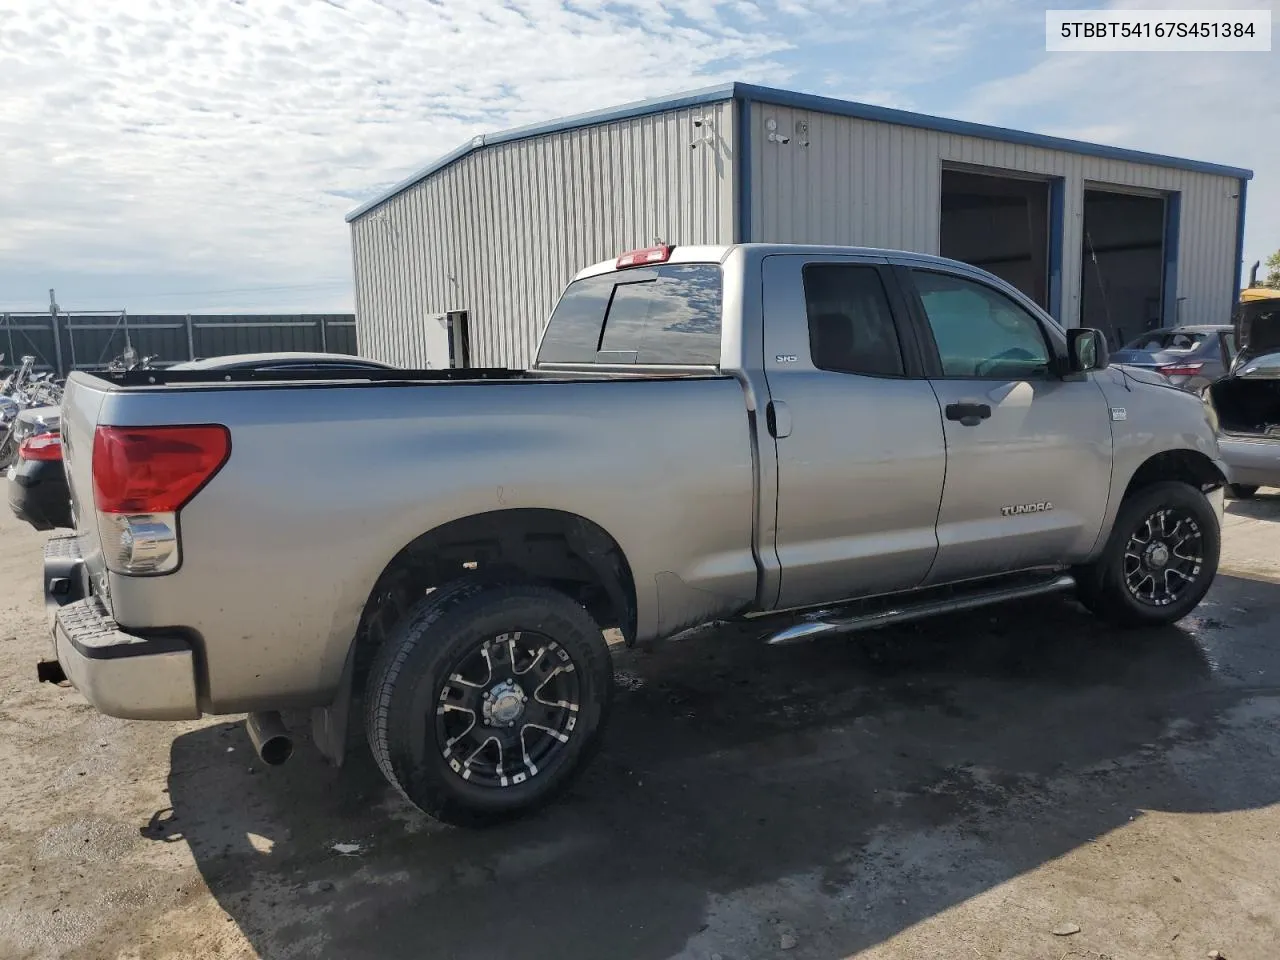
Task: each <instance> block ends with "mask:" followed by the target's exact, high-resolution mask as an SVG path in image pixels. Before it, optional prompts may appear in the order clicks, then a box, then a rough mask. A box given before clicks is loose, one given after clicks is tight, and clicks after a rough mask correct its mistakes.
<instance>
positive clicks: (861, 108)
mask: <svg viewBox="0 0 1280 960" xmlns="http://www.w3.org/2000/svg"><path fill="white" fill-rule="evenodd" d="M724 100H737V101H743V100H752V101H756V102H759V103H770V104H773V105H774V106H779V107H793V108H796V109H801V110H812V111H814V112H816V113H831V114H836V115H838V116H844V117H855V118H857V119H861V120H878V121H881V122H883V123H894V124H898V125H900V126H908V127H917V128H922V129H925V130H936V131H938V132H939V133H952V134H957V135H960V136H969V137H982V138H984V139H987V140H999V141H1002V142H1005V143H1017V144H1021V145H1023V146H1028V147H1043V148H1045V149H1048V150H1061V151H1065V152H1068V153H1076V154H1082V155H1084V156H1093V157H1101V158H1103V159H1106V160H1124V161H1128V162H1130V163H1146V164H1151V165H1154V166H1161V167H1172V168H1175V169H1178V170H1189V171H1192V172H1195V173H1208V174H1215V175H1218V176H1224V177H1234V178H1236V179H1239V180H1252V179H1253V171H1252V170H1247V169H1245V168H1243V167H1230V166H1225V165H1223V164H1217V163H1208V162H1206V161H1202V160H1188V159H1185V158H1183V157H1171V156H1166V155H1164V154H1159V153H1147V152H1146V151H1143V150H1130V149H1127V148H1125V147H1109V146H1106V145H1104V144H1100V143H1089V142H1087V141H1084V140H1072V139H1069V138H1067V137H1055V136H1050V135H1048V134H1043V133H1028V132H1026V131H1024V130H1013V129H1011V128H1009V127H996V126H991V125H988V124H985V123H974V122H972V121H969V120H952V119H949V118H947V117H936V116H933V115H931V114H927V113H914V112H912V111H910V110H899V109H896V108H894V107H877V106H873V105H872V104H868V103H858V102H857V101H853V100H838V99H836V98H835V97H824V96H820V95H818V94H813V93H797V92H796V91H794V90H782V89H779V88H777V87H763V86H757V85H756V84H751V83H741V82H734V83H722V84H718V85H716V86H711V87H703V88H700V89H698V90H690V91H686V92H684V93H676V94H670V95H668V96H662V97H650V98H648V99H645V100H635V101H632V102H631V103H624V104H622V105H621V106H617V107H609V108H606V109H603V110H594V111H591V112H588V113H580V114H576V115H574V116H569V117H563V118H561V119H559V120H550V121H546V122H543V123H534V124H529V125H526V126H523V127H513V128H512V129H510V130H503V131H500V132H498V133H490V134H481V135H479V136H476V137H472V138H471V139H470V140H469V141H467V142H466V143H465V144H463V145H462V146H460V147H458V148H457V149H456V150H453V151H450V152H449V153H446V154H445V155H444V156H443V157H440V158H439V159H438V160H435V161H434V162H432V163H429V164H427V165H426V166H425V167H423V168H422V169H420V170H418V171H416V172H415V173H413V174H411V175H410V176H408V177H406V178H405V179H404V180H401V181H400V182H399V183H397V184H395V185H393V186H391V187H388V188H387V189H385V190H383V191H382V192H381V193H379V194H378V195H377V196H375V197H372V198H371V199H369V200H366V201H365V202H364V203H362V204H360V205H359V206H358V207H356V208H355V209H354V210H352V211H351V212H350V213H348V214H347V215H346V222H347V223H351V222H353V221H355V220H358V219H359V218H360V217H362V216H364V215H365V214H366V213H368V212H370V211H371V210H373V209H375V208H376V207H379V206H381V205H382V204H384V203H386V202H387V201H388V200H391V199H392V198H393V197H395V196H397V195H398V194H400V193H402V192H403V191H405V190H407V189H408V188H409V187H412V186H413V185H414V184H416V183H420V182H421V181H423V180H425V179H426V178H427V177H429V176H431V175H432V174H433V173H437V172H439V171H440V170H443V169H444V168H445V167H448V166H451V165H452V164H454V163H457V162H458V161H459V160H461V159H463V158H464V157H466V156H468V155H469V154H471V153H474V152H475V151H477V150H479V149H480V148H482V147H487V146H493V145H496V144H500V143H511V142H514V141H516V140H526V139H529V138H531V137H537V136H542V135H544V134H548V133H559V132H562V131H565V130H574V129H578V128H580V127H586V126H591V125H593V124H597V123H608V122H610V121H612V120H631V119H634V118H636V117H643V116H647V115H649V114H653V113H662V112H664V111H666V110H679V109H681V108H682V107H691V106H696V105H698V104H702V103H718V102H721V101H724Z"/></svg>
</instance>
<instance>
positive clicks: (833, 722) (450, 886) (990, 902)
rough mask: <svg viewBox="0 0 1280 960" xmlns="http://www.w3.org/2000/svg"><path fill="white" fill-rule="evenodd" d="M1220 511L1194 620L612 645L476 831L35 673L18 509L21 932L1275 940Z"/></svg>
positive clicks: (1162, 945)
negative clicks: (603, 730)
mask: <svg viewBox="0 0 1280 960" xmlns="http://www.w3.org/2000/svg"><path fill="white" fill-rule="evenodd" d="M1266 493H1270V494H1271V495H1270V496H1267V495H1266ZM1228 510H1229V516H1228V522H1227V528H1226V531H1225V535H1224V540H1225V545H1224V560H1223V570H1222V573H1221V574H1220V576H1219V578H1218V581H1217V583H1216V585H1215V586H1214V588H1213V591H1212V592H1211V593H1210V595H1209V598H1208V599H1207V600H1206V601H1205V603H1204V604H1203V606H1201V607H1200V608H1199V609H1198V610H1197V612H1196V613H1195V614H1194V615H1193V616H1191V617H1188V618H1187V619H1186V620H1184V621H1183V622H1182V623H1181V624H1179V625H1178V626H1177V627H1176V628H1170V629H1164V630H1157V631H1152V632H1147V633H1141V634H1119V633H1116V632H1113V631H1111V630H1109V629H1107V628H1105V627H1103V626H1102V625H1100V624H1099V623H1097V622H1096V621H1094V620H1093V619H1092V618H1090V617H1089V616H1088V615H1087V614H1085V613H1084V612H1083V611H1082V610H1081V609H1080V608H1079V607H1077V606H1076V605H1075V604H1074V603H1072V602H1070V601H1067V600H1057V599H1055V600H1051V601H1046V600H1040V601H1036V602H1034V603H1027V604H1022V605H1020V606H1017V607H1009V608H1004V609H997V610H993V611H992V610H989V611H983V612H981V613H976V614H972V615H966V616H956V617H951V618H947V619H941V620H936V621H933V622H931V623H928V624H924V625H918V626H916V627H911V628H902V629H894V630H888V631H882V632H880V633H877V634H868V635H863V637H862V638H861V639H857V640H846V641H834V642H832V641H828V642H825V643H818V644H812V645H808V646H802V647H793V648H789V649H770V648H765V647H763V646H761V645H760V644H758V643H755V642H753V641H752V639H751V638H750V637H749V636H748V635H745V634H742V633H741V632H739V633H738V634H737V635H734V633H733V632H732V631H727V632H721V633H720V634H719V635H715V636H713V635H703V636H700V637H698V638H696V639H691V640H688V641H685V642H681V643H679V644H673V645H668V646H666V647H662V648H659V649H657V650H655V651H653V652H643V651H635V650H633V651H622V652H620V654H619V656H618V658H617V671H618V677H619V681H620V684H621V688H620V691H619V696H618V698H617V701H616V709H615V711H614V715H613V723H612V726H611V727H610V729H609V732H608V734H607V738H606V741H605V745H604V748H603V750H602V751H601V754H600V755H599V757H598V758H597V760H596V762H595V764H594V765H593V766H592V767H591V769H590V770H589V771H588V772H587V774H586V775H585V776H584V777H583V778H582V779H581V780H580V781H579V782H578V784H577V785H576V787H575V788H574V790H573V791H572V793H571V794H570V795H569V796H568V797H566V798H565V799H564V800H563V801H562V802H560V803H558V804H556V805H555V806H554V807H552V808H551V809H549V810H547V811H546V812H545V813H543V814H541V815H539V816H537V817H535V818H533V819H530V820H527V821H524V822H521V823H517V824H514V825H510V826H506V827H503V828H500V829H494V830H489V831H483V832H464V831H459V830H452V829H448V828H443V827H440V826H437V825H434V824H432V823H430V822H428V821H427V820H425V819H424V818H423V817H421V816H420V815H418V814H417V813H416V812H414V811H413V810H412V809H410V808H408V807H407V806H406V805H405V804H404V803H403V802H402V801H400V800H399V799H398V798H397V797H396V796H395V795H393V793H392V792H391V791H390V789H389V788H388V787H386V786H385V785H384V783H383V782H382V781H381V780H380V778H379V777H378V775H377V774H376V772H375V771H374V769H373V767H372V763H371V762H370V761H368V760H367V759H365V758H363V757H362V758H360V759H359V760H358V761H357V762H356V763H355V764H354V765H353V766H352V767H350V768H348V769H347V770H345V771H343V772H341V773H339V772H337V771H333V770H330V769H328V768H326V767H325V766H324V765H323V764H322V762H321V761H320V760H318V759H317V758H316V756H315V754H314V751H313V749H312V748H311V747H310V745H309V744H306V743H303V744H301V745H300V747H299V751H298V754H297V755H296V756H295V758H294V760H292V761H290V763H289V764H288V765H286V766H284V767H282V768H272V769H267V768H264V767H263V766H262V765H261V764H260V763H259V762H258V761H257V760H256V759H255V758H254V757H253V753H252V750H251V748H250V745H249V742H248V739H247V737H246V736H245V734H244V731H243V727H242V726H241V725H239V724H236V723H232V722H228V721H227V720H225V719H224V720H217V721H215V720H205V721H200V722H193V723H184V724H172V725H170V724H148V723H136V722H127V721H119V720H111V719H108V718H105V717H101V716H99V715H98V714H96V713H95V712H94V711H93V710H92V709H91V708H90V707H88V706H87V705H86V704H85V703H84V702H83V701H82V700H81V698H80V697H79V696H78V694H76V693H75V692H74V691H72V690H65V689H59V688H56V687H52V686H48V685H39V684H37V683H36V682H35V675H34V663H35V660H36V659H37V657H38V656H40V655H42V654H43V653H44V652H45V650H46V639H45V632H44V631H45V628H44V623H43V614H42V609H41V604H40V601H39V597H38V591H39V576H38V574H39V561H40V549H41V543H42V537H41V536H40V535H37V534H34V533H32V532H31V531H30V530H28V529H26V528H24V527H22V526H21V525H19V524H18V523H17V522H16V521H14V520H13V519H12V518H11V517H10V516H9V515H8V513H7V511H3V510H0V768H2V769H3V770H4V772H5V773H4V777H3V779H2V780H0V809H3V811H4V813H3V816H2V817H0V956H2V957H4V958H6V960H20V958H46V957H59V958H63V957H65V958H94V960H97V958H107V960H126V958H136V960H141V958H148V960H149V958H197V957H198V958H202V960H203V958H240V957H245V958H249V957H255V958H256V957H261V958H268V960H286V958H292V957H326V958H328V957H333V958H342V960H363V958H375V957H377V958H382V957H394V958H403V957H422V958H428V957H429V958H460V960H473V958H474V960H480V958H490V957H492V958H498V957H503V958H505V957H513V956H515V957H521V958H524V960H535V958H543V957H545V958H557V960H573V958H582V960H601V958H608V960H613V958H626V960H631V958H635V960H650V958H652V960H657V958H665V957H682V958H700V960H710V958H716V957H719V958H722V960H733V958H736V960H746V958H757V957H775V956H789V957H798V958H822V960H832V958H841V957H851V956H857V957H861V958H878V960H889V958H895V960H898V958H903V960H905V958H919V957H929V958H959V960H968V958H989V957H1016V958H1046V960H1062V958H1069V957H1076V958H1090V960H1099V958H1102V957H1110V958H1113V960H1121V958H1134V960H1138V958H1143V960H1146V958H1203V957H1206V956H1207V955H1208V954H1209V953H1210V951H1213V950H1219V951H1221V952H1222V954H1223V955H1224V956H1226V957H1228V958H1230V960H1244V958H1264V957H1265V958H1273V957H1275V956H1277V951H1278V949H1280V762H1278V761H1280V635H1278V633H1277V629H1278V627H1280V495H1278V494H1277V492H1275V491H1266V492H1264V494H1263V495H1261V496H1260V497H1259V498H1258V499H1257V500H1256V501H1252V502H1229V503H1228ZM1077 928H1078V932H1074V933H1071V932H1068V931H1073V930H1076V929H1077ZM1055 930H1056V931H1058V933H1055Z"/></svg>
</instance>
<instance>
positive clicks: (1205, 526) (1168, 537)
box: [1076, 481, 1222, 627]
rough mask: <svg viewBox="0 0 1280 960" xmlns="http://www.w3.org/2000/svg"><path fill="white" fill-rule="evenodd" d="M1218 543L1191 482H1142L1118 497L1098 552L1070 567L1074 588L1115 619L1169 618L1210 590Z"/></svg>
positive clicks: (1151, 621)
mask: <svg viewBox="0 0 1280 960" xmlns="http://www.w3.org/2000/svg"><path fill="white" fill-rule="evenodd" d="M1221 545H1222V538H1221V531H1220V530H1219V527H1218V518H1217V515H1216V514H1215V513H1214V510H1213V507H1212V506H1210V504H1209V501H1208V500H1207V499H1206V498H1205V496H1204V494H1202V493H1201V492H1200V491H1199V490H1197V489H1196V488H1195V487H1192V486H1189V485H1188V484H1185V483H1177V482H1174V481H1168V482H1163V483H1156V484H1152V485H1151V486H1149V487H1143V488H1141V489H1140V490H1137V491H1136V492H1134V493H1133V494H1131V495H1130V496H1129V497H1128V498H1126V499H1125V501H1124V502H1123V503H1122V504H1121V505H1120V510H1119V512H1118V513H1117V515H1116V520H1115V524H1114V526H1113V527H1112V529H1111V535H1110V537H1108V539H1107V544H1106V546H1105V547H1104V548H1103V551H1102V555H1101V556H1100V557H1099V558H1098V559H1097V560H1096V561H1094V562H1093V563H1092V564H1089V565H1088V566H1086V567H1083V568H1081V569H1080V570H1078V571H1077V572H1076V582H1077V596H1078V597H1079V598H1080V601H1081V602H1082V603H1083V604H1084V605H1085V606H1086V607H1088V608H1089V609H1090V610H1091V611H1092V612H1093V613H1095V614H1096V615H1097V616H1099V617H1101V618H1102V619H1103V620H1107V621H1109V622H1111V623H1114V624H1116V625H1117V626H1122V627H1144V626H1160V625H1164V624H1169V623H1174V622H1175V621H1177V620H1181V619H1182V618H1183V617H1185V616H1186V615H1187V614H1188V613H1190V612H1191V611H1192V610H1194V609H1195V607H1196V605H1197V604H1199V603H1200V601H1201V600H1203V599H1204V595H1205V594H1206V593H1208V591H1209V587H1210V586H1211V585H1212V584H1213V578H1214V576H1215V575H1216V574H1217V572H1218V556H1219V552H1220V550H1221Z"/></svg>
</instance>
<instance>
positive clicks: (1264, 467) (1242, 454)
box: [1218, 436, 1280, 487]
mask: <svg viewBox="0 0 1280 960" xmlns="http://www.w3.org/2000/svg"><path fill="white" fill-rule="evenodd" d="M1218 450H1219V451H1220V454H1219V455H1220V456H1221V458H1222V461H1223V463H1225V464H1226V465H1227V479H1228V480H1230V481H1231V482H1232V483H1239V484H1242V485H1248V486H1258V487H1277V486H1280V440H1271V439H1262V438H1260V439H1258V440H1245V439H1241V438H1239V437H1228V436H1219V437H1218Z"/></svg>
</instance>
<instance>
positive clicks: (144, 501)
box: [93, 424, 231, 574]
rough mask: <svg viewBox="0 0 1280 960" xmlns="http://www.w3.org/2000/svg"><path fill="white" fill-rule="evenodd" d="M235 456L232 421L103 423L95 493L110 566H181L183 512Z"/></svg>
mask: <svg viewBox="0 0 1280 960" xmlns="http://www.w3.org/2000/svg"><path fill="white" fill-rule="evenodd" d="M230 455H231V435H230V433H229V432H228V431H227V428H226V427H223V426H220V425H216V424H209V425H202V426H194V427H105V426H103V427H98V429H97V431H96V432H95V433H94V436H93V499H94V507H95V509H96V510H97V512H98V530H99V533H100V534H101V536H102V548H103V555H104V556H105V558H106V561H107V566H108V567H109V568H110V569H111V570H113V571H115V572H116V573H127V574H151V573H168V572H170V571H171V570H175V569H177V567H178V562H179V550H178V511H179V510H181V509H182V507H183V506H184V505H186V504H187V503H189V502H190V501H191V498H192V497H194V496H195V495H196V494H197V493H198V492H199V491H200V488H201V487H203V486H204V485H205V484H206V483H208V482H209V481H210V480H211V479H212V478H213V476H214V475H215V474H216V473H217V472H218V471H219V470H220V469H222V465H223V464H224V463H226V462H227V458H228V457H229V456H230Z"/></svg>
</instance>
